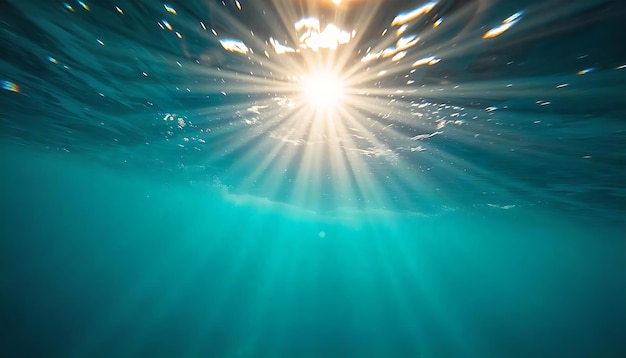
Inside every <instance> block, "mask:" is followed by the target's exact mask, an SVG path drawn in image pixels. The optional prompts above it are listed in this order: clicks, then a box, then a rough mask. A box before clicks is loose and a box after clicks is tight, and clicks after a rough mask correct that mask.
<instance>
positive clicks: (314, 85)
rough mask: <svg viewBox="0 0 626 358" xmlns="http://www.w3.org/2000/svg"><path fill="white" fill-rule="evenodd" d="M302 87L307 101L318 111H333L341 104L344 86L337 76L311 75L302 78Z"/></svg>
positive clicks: (325, 74)
mask: <svg viewBox="0 0 626 358" xmlns="http://www.w3.org/2000/svg"><path fill="white" fill-rule="evenodd" d="M301 86H302V93H303V94H304V97H305V100H306V101H307V102H308V103H309V105H311V106H312V107H313V108H315V109H317V110H326V109H331V108H333V107H336V106H338V105H339V104H340V103H341V99H342V97H343V92H344V85H343V82H342V81H341V79H340V78H339V77H337V75H335V74H332V73H328V72H316V73H311V74H309V75H306V76H303V77H302V82H301Z"/></svg>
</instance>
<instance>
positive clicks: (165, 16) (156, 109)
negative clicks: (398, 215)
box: [1, 0, 626, 213]
mask: <svg viewBox="0 0 626 358" xmlns="http://www.w3.org/2000/svg"><path fill="white" fill-rule="evenodd" d="M620 14H623V6H622V5H620V4H617V3H615V2H610V1H600V0H596V1H586V2H578V3H575V4H563V3H562V2H559V1H547V2H542V3H538V2H533V1H527V2H521V3H519V4H516V5H515V6H513V4H511V3H508V2H505V1H492V2H490V4H489V6H486V5H485V4H483V3H481V2H478V1H444V0H442V1H430V2H420V1H415V2H402V1H394V0H389V1H315V2H300V3H294V2H292V1H273V2H271V1H257V2H238V1H222V2H219V1H209V2H202V1H197V2H196V1H192V2H178V1H173V2H167V3H154V4H145V3H142V2H135V1H121V2H118V3H111V4H100V3H91V2H88V1H87V2H82V1H78V2H72V1H68V2H65V3H59V4H52V3H45V2H37V1H26V2H19V1H9V2H8V3H7V11H6V12H4V15H3V21H4V25H3V27H4V28H5V32H4V35H3V48H4V49H5V51H4V53H5V54H6V55H5V58H4V60H3V62H2V67H1V68H2V73H1V76H2V78H1V80H2V89H3V91H2V102H3V117H2V125H3V128H4V130H3V135H4V137H5V138H9V139H10V140H12V141H16V142H32V143H37V144H38V145H41V146H42V147H43V148H46V149H48V150H52V151H64V152H70V153H74V154H76V155H82V156H85V157H89V158H93V159H96V160H100V161H103V162H106V163H108V164H111V165H113V166H119V167H130V168H138V169H140V170H147V171H151V172H154V173H155V174H157V173H158V174H163V173H169V174H171V175H173V176H175V177H177V178H181V179H183V180H187V181H191V182H193V183H200V184H202V183H204V184H206V185H211V183H212V182H213V179H214V178H216V177H217V178H219V181H220V183H223V184H224V185H225V186H226V187H227V188H229V191H230V192H231V194H233V195H251V196H258V197H260V198H267V199H269V200H270V201H271V202H277V203H287V204H294V205H299V206H303V207H306V208H312V209H314V210H318V209H320V210H322V209H323V210H332V209H337V208H352V207H357V208H361V209H366V208H372V209H389V210H392V211H393V210H401V211H407V210H408V211H413V212H418V213H421V212H427V211H434V212H436V211H439V210H441V209H443V208H444V207H445V208H463V207H467V206H468V205H469V206H476V205H479V206H480V205H483V206H485V205H488V204H492V205H496V206H499V207H500V206H506V205H526V206H528V205H531V206H532V205H552V204H554V205H557V206H563V207H567V208H569V209H574V210H583V211H584V210H585V208H588V207H589V206H590V205H593V206H596V205H597V206H605V207H604V208H602V209H603V210H604V209H607V210H608V211H612V210H615V209H616V203H617V202H619V201H620V200H622V199H621V198H623V197H624V188H623V185H622V184H621V179H620V176H619V175H616V174H618V172H621V170H619V169H617V167H618V166H617V165H616V163H619V162H621V161H622V159H621V157H620V154H619V153H620V152H623V150H624V145H623V141H622V140H621V136H622V135H621V133H623V130H624V128H623V126H622V125H621V124H620V123H619V122H617V121H616V120H615V118H619V117H620V116H621V115H622V112H621V110H620V108H621V106H619V105H618V104H619V103H621V100H622V99H623V98H622V97H623V95H622V94H621V93H623V91H621V89H623V85H622V83H623V79H624V76H625V73H626V72H624V71H623V69H624V66H625V65H624V63H625V62H626V54H625V53H624V51H623V50H622V49H623V47H622V46H618V43H617V42H615V41H617V40H615V39H616V37H615V36H600V34H607V35H610V34H618V33H621V32H620V31H621V26H622V25H621V23H620V22H619V20H618V19H619V16H620ZM599 39H601V41H599ZM614 40H615V41H614ZM618 42H619V41H618ZM25 59H27V60H26V61H25ZM591 88H593V91H590V90H589V89H591ZM35 117H36V118H38V121H37V122H36V123H37V124H36V125H35V124H34V123H35V122H34V121H32V120H25V119H24V118H35ZM163 118H165V119H166V120H162V119H163ZM320 119H322V120H320ZM324 119H332V120H324ZM181 123H183V124H181ZM538 172H541V173H542V175H541V176H540V177H538V176H535V175H529V174H527V173H538ZM621 177H622V178H623V176H621ZM545 178H558V180H546V179H545ZM590 197H594V198H598V199H597V200H595V199H592V200H593V201H594V202H593V203H589V202H588V200H589V198H590ZM606 206H608V207H606Z"/></svg>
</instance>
